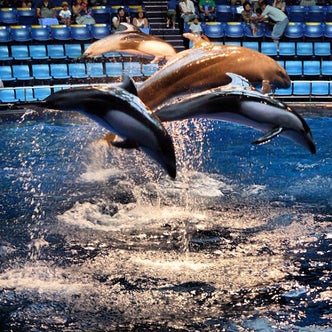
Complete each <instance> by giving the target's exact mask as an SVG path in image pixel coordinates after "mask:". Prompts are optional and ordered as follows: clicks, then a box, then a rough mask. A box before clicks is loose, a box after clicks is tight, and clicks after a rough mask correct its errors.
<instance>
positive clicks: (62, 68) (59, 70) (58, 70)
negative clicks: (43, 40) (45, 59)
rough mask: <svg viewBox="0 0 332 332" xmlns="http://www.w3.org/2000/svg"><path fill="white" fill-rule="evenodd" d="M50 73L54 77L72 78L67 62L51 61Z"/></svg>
mask: <svg viewBox="0 0 332 332" xmlns="http://www.w3.org/2000/svg"><path fill="white" fill-rule="evenodd" d="M50 74H51V76H52V77H53V78H54V79H65V80H68V79H70V75H69V74H68V66H67V64H66V63H51V64H50Z"/></svg>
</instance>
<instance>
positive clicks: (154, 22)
mask: <svg viewBox="0 0 332 332" xmlns="http://www.w3.org/2000/svg"><path fill="white" fill-rule="evenodd" d="M144 7H145V12H146V16H147V17H148V19H149V23H150V30H151V34H152V35H154V36H156V37H159V38H161V39H163V40H165V41H166V42H168V43H170V44H171V45H173V47H174V48H175V50H176V51H177V52H180V51H182V50H184V49H185V46H184V44H183V37H182V35H181V32H180V29H179V23H178V22H177V23H176V29H172V28H170V29H169V28H166V14H167V0H161V1H157V0H144Z"/></svg>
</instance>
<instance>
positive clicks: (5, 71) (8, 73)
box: [0, 65, 16, 82]
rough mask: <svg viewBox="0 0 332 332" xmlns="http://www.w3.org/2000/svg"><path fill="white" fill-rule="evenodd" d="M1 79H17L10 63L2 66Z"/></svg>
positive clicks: (7, 80)
mask: <svg viewBox="0 0 332 332" xmlns="http://www.w3.org/2000/svg"><path fill="white" fill-rule="evenodd" d="M0 79H1V80H2V81H3V82H14V81H16V78H15V77H14V75H13V71H12V67H11V66H10V65H4V66H0Z"/></svg>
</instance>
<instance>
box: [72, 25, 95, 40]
mask: <svg viewBox="0 0 332 332" xmlns="http://www.w3.org/2000/svg"><path fill="white" fill-rule="evenodd" d="M70 30H71V37H72V39H75V40H90V39H92V35H91V31H90V28H89V26H88V25H86V24H72V25H71V26H70Z"/></svg>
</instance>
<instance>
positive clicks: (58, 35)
mask: <svg viewBox="0 0 332 332" xmlns="http://www.w3.org/2000/svg"><path fill="white" fill-rule="evenodd" d="M50 29H51V30H50V31H51V36H52V38H53V39H55V40H71V33H70V28H69V26H68V25H65V24H64V25H60V24H59V25H51V27H50Z"/></svg>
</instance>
